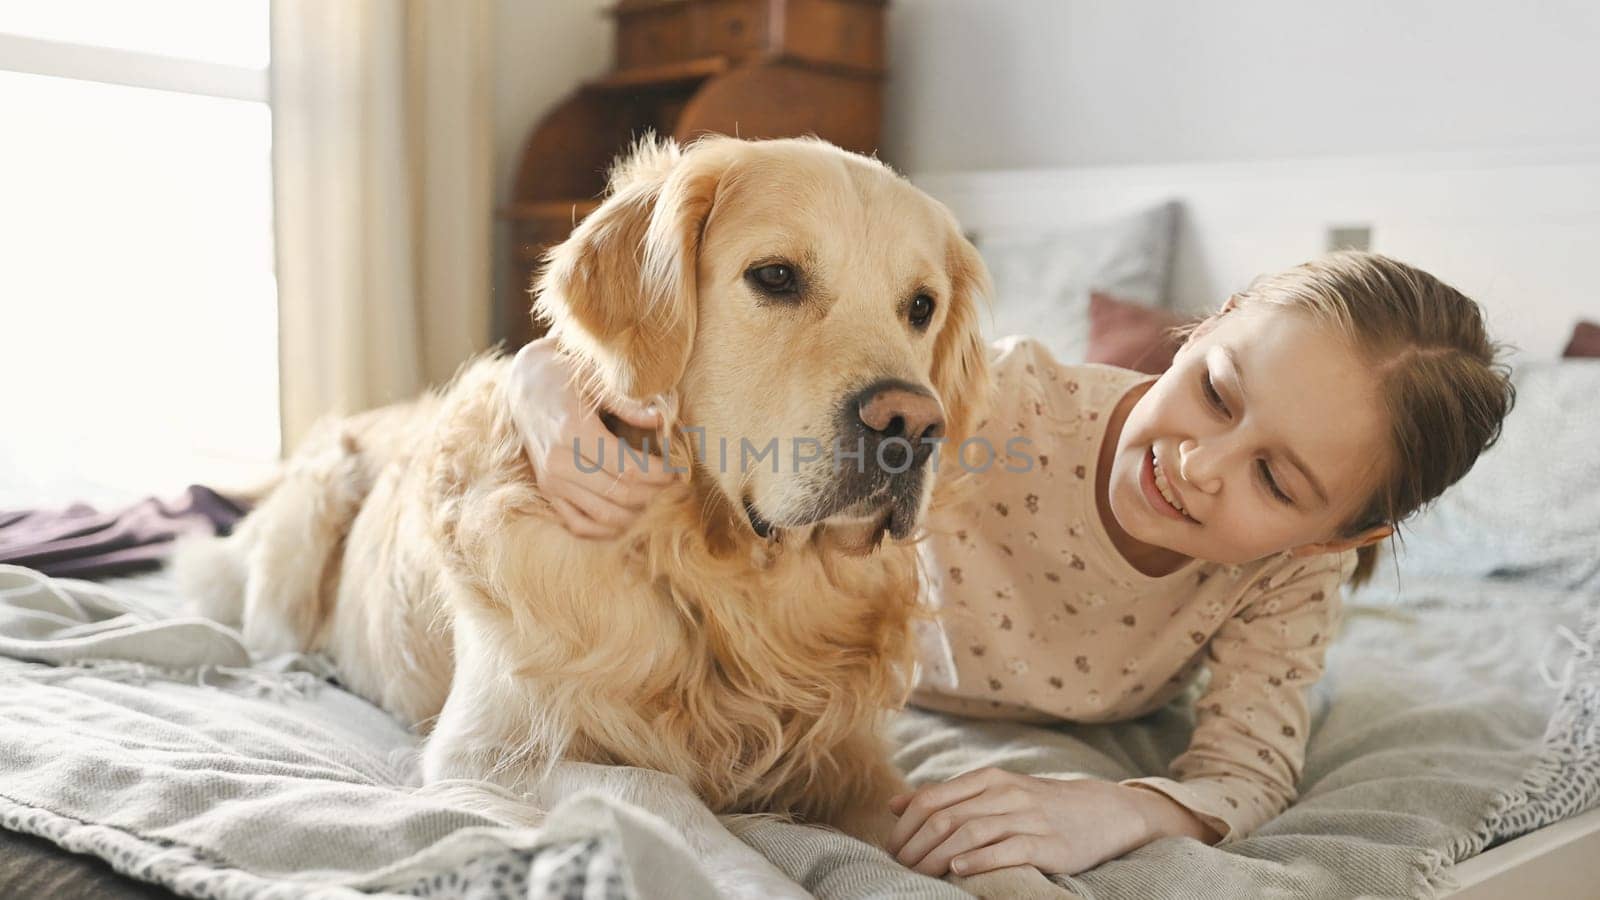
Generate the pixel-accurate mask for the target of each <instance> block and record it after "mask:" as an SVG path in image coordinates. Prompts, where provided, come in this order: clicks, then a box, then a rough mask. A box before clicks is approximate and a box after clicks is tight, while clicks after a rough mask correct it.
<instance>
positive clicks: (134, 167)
mask: <svg viewBox="0 0 1600 900" xmlns="http://www.w3.org/2000/svg"><path fill="white" fill-rule="evenodd" d="M267 64H268V0H141V2H138V3H128V2H126V0H35V2H26V0H23V2H17V0H0V109H3V110H4V111H5V113H4V117H5V123H4V126H3V127H4V138H3V139H0V198H3V200H0V259H3V262H0V339H3V343H0V397H3V398H4V402H3V403H0V414H3V415H4V417H5V424H4V426H3V427H0V508H7V507H12V508H15V507H21V506H31V505H40V504H53V503H58V502H61V501H65V500H69V499H88V500H98V501H101V502H113V501H116V502H121V501H124V500H127V499H132V498H136V497H139V496H145V495H150V494H156V495H166V494H170V493H172V492H174V491H175V490H177V489H178V488H181V487H182V486H183V485H184V484H186V483H188V482H202V483H209V484H230V483H236V482H238V481H239V480H241V479H248V478H251V477H253V476H254V475H255V474H256V473H258V472H260V471H262V470H263V469H264V468H265V467H266V466H267V465H270V463H271V461H272V460H273V459H275V458H276V456H277V453H278V359H277V297H276V285H275V282H274V278H273V258H272V212H271V209H272V190H271V160H270V151H271V117H270V116H271V114H270V112H269V109H268V106H267Z"/></svg>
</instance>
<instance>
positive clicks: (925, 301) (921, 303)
mask: <svg viewBox="0 0 1600 900" xmlns="http://www.w3.org/2000/svg"><path fill="white" fill-rule="evenodd" d="M933 307H934V303H933V298H932V297H929V296H928V295H927V294H918V295H917V296H915V297H913V298H911V309H910V310H909V316H910V318H911V325H912V326H913V327H915V328H927V327H928V322H929V320H931V319H932V318H933Z"/></svg>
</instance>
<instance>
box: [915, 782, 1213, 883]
mask: <svg viewBox="0 0 1600 900" xmlns="http://www.w3.org/2000/svg"><path fill="white" fill-rule="evenodd" d="M889 811H890V812H893V813H894V814H895V815H897V816H899V817H900V821H899V822H898V823H897V824H896V825H895V828H894V831H893V832H892V833H891V835H890V838H889V852H890V853H892V854H894V856H895V857H896V858H897V859H899V860H900V862H901V863H902V864H904V865H906V866H909V867H911V868H913V869H915V870H916V871H918V872H921V873H922V874H924V875H931V876H934V877H936V878H941V877H943V876H944V875H945V873H946V872H949V871H953V872H955V873H956V874H957V875H974V874H977V873H979V872H987V871H989V870H991V869H1002V868H1006V867H1008V866H1020V865H1033V866H1035V867H1037V868H1038V869H1039V870H1040V871H1041V872H1044V873H1046V874H1052V875H1053V874H1057V873H1065V874H1069V875H1075V874H1077V873H1079V872H1082V871H1084V870H1085V869H1091V868H1094V867H1095V866H1097V865H1099V864H1100V863H1102V862H1105V861H1106V860H1108V859H1114V858H1116V857H1118V856H1121V855H1123V854H1124V853H1127V852H1128V851H1130V850H1133V849H1135V848H1137V847H1141V846H1143V845H1145V844H1147V843H1149V842H1150V841H1152V840H1154V839H1156V838H1157V837H1162V836H1164V835H1167V834H1188V835H1189V836H1192V837H1196V838H1199V839H1202V840H1207V839H1208V842H1209V841H1215V840H1216V835H1215V833H1214V832H1211V831H1210V829H1209V828H1206V827H1205V826H1204V825H1202V824H1201V823H1200V822H1199V820H1197V819H1195V818H1194V817H1193V816H1192V814H1190V813H1189V812H1188V811H1187V810H1185V809H1183V808H1182V807H1180V806H1178V804H1177V803H1175V802H1173V801H1171V800H1169V799H1167V798H1166V796H1165V795H1162V794H1159V793H1157V792H1155V791H1149V790H1145V789H1143V788H1137V787H1132V786H1128V785H1120V784H1112V783H1110V782H1105V781H1096V780H1093V779H1089V778H1084V779H1076V780H1070V781H1064V780H1061V779H1058V778H1040V777H1037V776H1033V775H1017V774H1014V773H1011V772H1006V771H1003V770H1000V769H993V768H990V769H979V770H977V771H974V772H968V773H967V774H965V775H961V776H959V777H956V778H952V779H951V780H949V781H947V782H944V783H943V784H932V785H925V786H923V787H921V788H918V789H917V790H914V791H911V792H909V793H905V794H900V795H897V796H895V797H892V798H890V800H889ZM1190 826H1193V827H1192V828H1191V827H1190Z"/></svg>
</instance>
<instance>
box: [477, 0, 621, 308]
mask: <svg viewBox="0 0 1600 900" xmlns="http://www.w3.org/2000/svg"><path fill="white" fill-rule="evenodd" d="M611 5H612V2H611V0H496V3H495V8H494V12H495V29H496V32H495V67H494V68H495V96H494V116H495V122H494V150H495V205H496V206H497V207H498V206H501V205H503V204H505V203H506V202H507V201H508V200H509V199H510V197H511V187H512V184H513V183H514V182H515V181H516V177H517V167H518V166H519V165H520V164H521V163H522V142H523V140H524V139H525V138H526V137H527V136H528V130H529V129H531V128H532V127H533V125H534V123H536V122H538V121H539V119H540V118H541V117H543V116H544V114H545V113H547V112H549V111H550V109H551V108H553V107H554V106H555V105H556V104H557V103H559V102H560V101H561V100H562V99H563V98H564V97H566V96H567V95H568V94H570V93H571V92H572V91H573V90H574V89H576V88H577V86H578V85H579V84H580V83H582V82H584V81H586V80H588V79H590V78H594V77H596V76H598V75H600V74H601V73H603V72H605V71H606V70H607V69H608V68H610V67H611V40H612V34H613V32H612V24H611V20H610V19H609V18H608V17H607V16H605V15H604V10H605V9H606V8H607V7H609V6H611ZM508 240H509V238H508V236H507V229H506V226H505V225H504V224H503V223H501V222H499V221H498V220H497V221H496V223H495V248H494V253H495V263H494V272H495V301H496V304H497V309H498V308H499V306H500V305H501V304H506V303H515V304H518V305H519V306H521V307H524V308H525V307H526V306H527V305H528V297H527V294H526V289H527V285H523V284H511V283H509V281H510V279H509V272H508V271H507V269H508V266H507V263H506V257H507V251H508V249H509V247H508ZM495 321H496V322H497V323H498V321H499V317H498V313H497V315H496V319H495Z"/></svg>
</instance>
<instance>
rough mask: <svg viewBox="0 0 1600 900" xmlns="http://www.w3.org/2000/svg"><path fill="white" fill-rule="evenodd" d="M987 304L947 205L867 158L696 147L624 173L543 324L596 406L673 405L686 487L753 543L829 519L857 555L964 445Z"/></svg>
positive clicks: (544, 310)
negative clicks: (709, 495) (586, 382)
mask: <svg viewBox="0 0 1600 900" xmlns="http://www.w3.org/2000/svg"><path fill="white" fill-rule="evenodd" d="M987 290H988V275H987V272H986V270H985V268H984V266H983V263H982V261H981V259H980V258H979V257H978V254H977V252H976V251H975V250H974V249H973V247H972V245H971V244H970V243H969V242H968V241H967V240H966V239H965V238H964V237H963V236H962V234H961V232H960V230H959V229H958V227H957V226H956V222H955V220H954V218H953V217H952V216H951V215H950V213H949V211H948V210H946V209H945V208H944V207H943V206H941V205H940V204H938V203H936V202H935V201H933V200H932V199H931V198H929V197H928V196H926V195H925V194H923V193H922V192H920V191H918V190H917V189H916V188H914V187H912V186H911V184H910V183H909V182H907V181H906V180H905V179H903V178H901V177H899V176H898V175H896V174H894V173H893V172H892V171H890V170H889V169H888V168H887V167H886V166H884V165H882V164H881V163H879V162H877V161H876V160H873V159H869V158H866V157H862V156H859V155H856V154H852V153H848V152H846V151H844V150H841V149H839V148H837V147H834V146H832V145H829V144H827V143H825V142H822V141H818V140H809V139H801V140H775V141H740V140H735V139H732V138H708V139H705V140H702V141H699V142H697V143H695V144H693V145H691V146H689V147H688V148H686V149H683V150H679V149H678V148H677V147H676V146H675V145H673V144H671V143H660V144H657V143H654V142H645V143H642V144H641V145H640V146H639V147H638V148H637V149H636V150H635V151H634V152H633V153H632V155H631V156H629V157H628V158H626V159H624V160H622V161H621V162H619V164H618V165H617V167H616V169H615V170H614V171H613V173H612V178H611V186H610V192H609V195H608V197H607V199H606V200H605V202H604V203H603V204H602V205H601V206H600V208H599V209H597V210H596V211H595V212H594V213H593V214H591V215H590V216H589V217H588V218H587V219H585V220H584V221H583V223H582V224H580V225H579V226H578V228H577V229H576V230H575V231H574V232H573V234H572V236H571V238H570V239H568V240H567V241H566V242H565V243H563V244H562V245H560V246H559V247H557V248H555V249H554V250H553V251H552V252H551V254H550V258H549V265H548V267H547V269H546V271H545V274H544V275H543V277H542V279H541V282H540V285H539V300H538V304H537V315H539V316H540V317H541V318H543V319H545V320H546V321H547V322H548V323H549V324H550V326H551V331H552V333H554V334H555V335H556V336H557V338H558V341H559V343H560V344H561V345H562V347H563V348H564V349H565V350H566V351H567V352H570V353H573V354H575V355H577V356H578V357H579V358H580V360H581V363H582V365H584V367H586V368H587V369H588V371H589V372H590V373H591V374H592V375H593V377H594V380H595V382H596V385H595V386H596V387H597V388H598V390H599V393H600V394H601V395H602V396H603V395H606V394H609V395H612V396H625V397H631V398H634V399H638V400H646V399H651V398H654V397H657V396H661V395H673V399H674V400H675V404H669V405H675V406H676V409H677V415H678V423H677V424H678V429H679V430H678V432H677V433H678V434H679V435H685V430H687V435H686V439H687V440H689V441H690V442H691V443H692V444H693V445H694V446H693V447H692V449H693V450H694V451H695V453H694V456H695V461H696V477H707V478H709V479H711V481H712V483H713V484H714V485H715V489H716V490H717V491H718V492H719V493H720V494H721V495H722V496H723V497H724V498H725V499H726V500H728V502H729V504H730V506H731V508H732V509H735V510H743V511H744V516H745V518H746V520H747V522H748V523H749V526H750V527H751V528H752V529H753V530H754V531H755V533H756V534H758V535H761V536H763V537H765V536H767V535H768V534H770V533H772V532H773V531H775V530H780V529H790V528H801V527H806V526H810V525H814V524H818V523H826V524H829V525H838V526H843V527H841V529H840V531H841V533H844V532H849V533H853V534H864V535H867V537H865V538H861V539H858V540H855V541H854V544H855V546H856V548H857V549H860V548H862V547H863V546H870V545H875V544H876V542H877V540H878V539H879V538H880V537H881V536H882V534H883V533H884V532H885V531H887V532H888V533H889V534H891V535H892V536H894V537H895V538H904V537H907V536H908V535H910V534H911V533H912V532H913V531H914V530H915V528H916V527H917V525H918V524H919V522H920V520H921V518H922V516H923V514H924V513H925V511H926V509H927V505H928V501H929V496H930V493H931V489H932V473H931V471H930V469H931V468H932V465H931V462H930V457H932V456H933V455H934V453H935V451H936V450H937V451H939V454H940V456H942V457H943V459H942V461H941V462H940V463H939V465H940V467H941V468H944V467H948V466H951V465H952V464H953V463H954V461H955V450H956V446H957V445H958V444H959V442H960V441H961V440H962V439H963V438H965V437H966V436H967V435H969V434H970V433H971V427H972V425H973V424H974V422H973V421H972V418H973V416H974V415H976V414H977V411H978V406H979V402H980V395H981V392H982V390H983V389H984V388H985V387H986V385H987V383H988V382H987V367H986V364H985V352H984V346H983V344H982V341H981V338H980V336H979V330H978V326H977V303H978V300H979V297H980V296H982V295H985V294H986V293H987ZM702 430H703V431H702ZM940 441H943V442H944V443H943V445H940V444H939V442H940Z"/></svg>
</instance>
